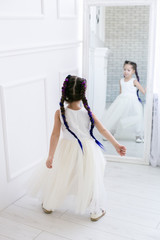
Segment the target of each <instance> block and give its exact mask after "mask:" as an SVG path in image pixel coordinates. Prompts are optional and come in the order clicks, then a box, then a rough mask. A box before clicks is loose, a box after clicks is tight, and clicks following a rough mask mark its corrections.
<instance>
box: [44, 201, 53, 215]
mask: <svg viewBox="0 0 160 240" xmlns="http://www.w3.org/2000/svg"><path fill="white" fill-rule="evenodd" d="M42 209H43V212H44V213H46V214H50V213H52V210H47V209H45V208H44V207H43V203H42Z"/></svg>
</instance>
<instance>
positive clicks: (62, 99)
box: [59, 75, 83, 152]
mask: <svg viewBox="0 0 160 240" xmlns="http://www.w3.org/2000/svg"><path fill="white" fill-rule="evenodd" d="M70 77H71V76H70V75H68V76H67V78H66V79H65V81H64V83H63V87H62V97H61V101H60V103H59V105H60V107H61V115H62V118H63V122H64V125H65V127H66V129H67V130H68V131H69V132H70V133H71V134H72V135H73V136H74V137H75V138H76V139H77V141H78V143H79V145H80V147H81V149H82V152H83V146H82V143H81V141H80V140H79V138H78V137H77V136H76V134H75V133H74V132H72V131H71V130H70V129H69V126H68V123H67V121H66V117H65V109H64V101H65V97H66V87H67V84H68V81H69V78H70Z"/></svg>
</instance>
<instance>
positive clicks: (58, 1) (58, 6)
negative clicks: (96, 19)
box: [57, 0, 77, 19]
mask: <svg viewBox="0 0 160 240" xmlns="http://www.w3.org/2000/svg"><path fill="white" fill-rule="evenodd" d="M74 5H75V6H74V8H75V9H74V14H72V15H67V14H66V15H65V14H62V13H61V9H60V0H57V18H58V19H75V18H77V0H74Z"/></svg>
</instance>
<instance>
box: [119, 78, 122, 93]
mask: <svg viewBox="0 0 160 240" xmlns="http://www.w3.org/2000/svg"><path fill="white" fill-rule="evenodd" d="M119 87H120V94H121V93H122V89H121V80H120V81H119Z"/></svg>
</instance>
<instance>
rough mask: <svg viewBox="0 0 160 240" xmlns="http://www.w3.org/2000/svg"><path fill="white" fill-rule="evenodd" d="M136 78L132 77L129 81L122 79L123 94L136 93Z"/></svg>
mask: <svg viewBox="0 0 160 240" xmlns="http://www.w3.org/2000/svg"><path fill="white" fill-rule="evenodd" d="M134 80H135V78H131V79H130V80H129V81H128V82H125V81H124V78H122V79H121V80H120V84H121V93H122V94H136V91H137V88H136V87H135V86H134V83H133V82H134Z"/></svg>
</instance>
